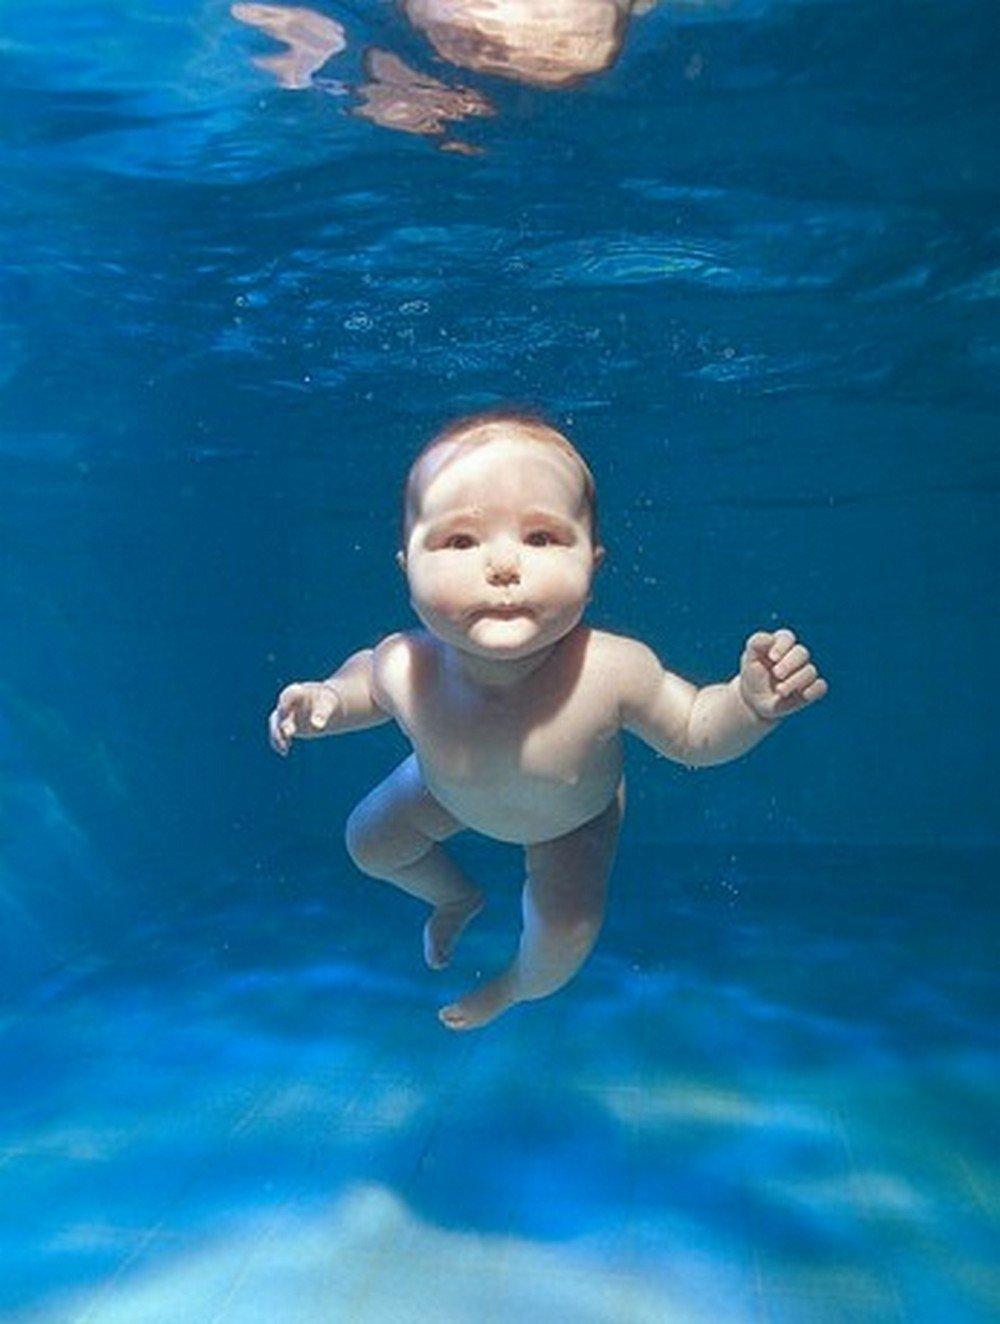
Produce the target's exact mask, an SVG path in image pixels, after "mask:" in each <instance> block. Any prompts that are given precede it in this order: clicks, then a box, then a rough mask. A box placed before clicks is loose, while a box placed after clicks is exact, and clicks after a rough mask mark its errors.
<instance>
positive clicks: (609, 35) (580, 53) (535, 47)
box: [231, 0, 657, 152]
mask: <svg viewBox="0 0 1000 1324" xmlns="http://www.w3.org/2000/svg"><path fill="white" fill-rule="evenodd" d="M656 2H657V0H401V5H400V7H401V9H402V12H403V13H404V14H405V16H406V18H407V19H408V20H409V21H410V23H411V24H412V25H413V27H414V28H415V29H416V30H417V31H419V32H420V33H422V35H423V36H424V37H425V38H426V39H427V41H428V42H429V44H430V45H431V46H432V47H433V49H434V51H435V52H436V54H437V55H438V56H439V57H440V58H441V59H443V60H446V61H448V63H449V64H452V65H455V66H456V67H457V68H460V69H468V70H472V71H475V72H477V73H485V74H491V75H494V76H498V77H502V78H507V79H510V80H512V81H515V82H520V83H526V84H529V85H532V86H536V87H543V88H566V87H570V86H572V85H573V84H575V83H577V82H579V80H580V79H581V78H585V77H587V76H588V75H591V74H596V73H601V72H603V71H604V70H606V69H608V68H610V67H611V65H612V64H613V63H614V61H615V60H616V59H617V57H618V54H619V52H620V50H621V47H622V43H623V41H624V39H625V35H626V33H627V30H628V23H629V20H630V18H631V17H632V16H633V15H635V14H640V13H644V12H646V11H647V10H648V9H650V8H652V7H653V5H654V4H655V3H656ZM231 12H232V14H233V16H234V18H237V19H239V21H240V22H242V23H246V24H248V25H249V26H251V27H256V28H259V29H260V30H261V31H262V32H266V33H267V34H268V35H269V36H271V37H273V38H274V39H275V40H277V41H281V42H283V43H285V44H286V46H287V47H288V50H287V51H286V52H283V53H281V54H278V55H266V56H258V57H255V60H254V63H255V64H256V65H257V66H258V67H259V68H262V69H266V70H268V71H269V72H270V73H272V74H273V75H274V77H275V79H276V80H277V82H278V83H279V85H280V86H281V87H285V88H304V87H308V86H310V85H311V82H312V79H313V76H314V75H315V74H316V73H317V72H318V71H319V69H320V68H322V66H323V64H325V63H326V61H327V60H329V59H330V58H331V57H332V56H334V55H336V54H339V53H340V52H341V51H342V50H344V49H345V47H346V45H347V36H346V32H345V30H344V28H343V26H342V24H340V23H339V22H338V21H337V20H336V19H333V18H330V17H328V16H326V15H324V14H321V13H319V12H318V11H316V10H312V9H308V8H304V7H293V6H285V5H271V4H234V5H233V6H232V11H231ZM363 63H364V69H365V75H366V78H365V81H364V82H363V83H360V84H359V85H358V86H357V87H356V88H355V89H354V91H355V92H356V93H357V95H358V96H359V98H360V105H359V106H357V107H356V108H355V109H354V110H353V111H352V112H351V113H352V114H354V115H356V116H357V117H359V118H361V119H367V120H370V121H371V122H372V123H374V124H379V125H382V126H383V127H384V128H391V129H398V130H400V131H402V132H404V133H415V134H420V135H423V136H425V137H433V138H439V139H442V141H441V142H440V143H439V145H440V146H442V147H445V148H448V149H450V150H458V151H467V152H468V151H473V150H475V149H473V148H470V147H469V146H468V144H465V143H460V142H456V141H454V140H445V139H444V138H443V135H445V133H446V131H447V126H448V125H449V124H450V123H455V122H458V121H461V120H464V119H468V118H470V117H471V116H481V115H490V114H493V113H494V112H493V106H492V104H491V103H490V101H489V100H488V99H487V98H486V97H485V96H484V95H483V94H481V93H480V92H477V91H474V90H473V89H471V88H467V87H462V86H450V85H448V84H447V83H443V82H441V81H440V80H438V79H436V78H434V77H432V76H431V75H429V74H426V73H422V72H420V71H418V70H416V69H414V68H412V67H411V66H410V65H408V64H407V63H406V62H405V61H404V60H402V59H401V58H400V57H399V56H398V55H397V54H395V53H394V52H391V51H387V50H383V49H381V48H379V47H374V46H373V47H369V48H368V49H367V50H366V51H365V53H364V59H363Z"/></svg>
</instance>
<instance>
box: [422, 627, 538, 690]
mask: <svg viewBox="0 0 1000 1324" xmlns="http://www.w3.org/2000/svg"><path fill="white" fill-rule="evenodd" d="M560 643H561V640H558V639H557V640H556V642H555V643H554V644H549V646H548V647H547V648H540V649H539V650H538V652H537V653H531V654H530V655H529V656H528V657H518V658H503V659H493V658H488V657H477V656H476V655H475V654H474V653H464V652H462V650H461V649H460V648H455V647H454V646H453V645H451V644H444V645H443V646H444V649H445V656H446V659H447V665H448V667H449V668H450V669H452V671H453V674H455V675H456V676H458V677H459V679H460V680H461V681H462V682H463V683H464V684H466V685H469V686H471V687H472V688H473V689H475V690H478V691H479V692H480V693H482V694H485V695H493V696H494V697H497V698H499V697H501V696H502V695H504V694H506V693H510V692H512V691H513V690H516V689H517V687H518V686H519V685H522V684H523V683H524V681H526V680H527V679H528V677H529V676H531V675H534V673H535V672H536V671H538V670H539V669H540V668H541V667H543V666H544V665H545V663H546V662H547V661H548V660H549V658H550V657H551V656H552V654H553V653H554V652H555V650H556V649H557V648H558V647H559V644H560Z"/></svg>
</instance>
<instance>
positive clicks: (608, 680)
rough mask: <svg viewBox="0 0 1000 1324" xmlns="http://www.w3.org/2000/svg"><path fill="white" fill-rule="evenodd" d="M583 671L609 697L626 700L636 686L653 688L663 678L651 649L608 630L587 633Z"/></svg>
mask: <svg viewBox="0 0 1000 1324" xmlns="http://www.w3.org/2000/svg"><path fill="white" fill-rule="evenodd" d="M587 670H588V673H589V674H590V675H591V677H593V678H594V679H596V680H597V681H598V682H599V683H600V684H601V685H603V686H606V687H607V691H608V693H610V694H614V695H615V696H616V697H617V698H618V699H619V700H622V699H626V698H627V697H628V696H629V695H630V694H631V693H632V692H633V691H634V690H635V689H636V687H637V686H638V687H639V688H640V689H641V688H644V687H646V686H647V685H649V684H656V683H657V682H658V681H659V679H660V677H661V676H662V674H663V664H662V662H661V661H660V658H659V657H658V656H657V655H656V653H654V651H653V650H652V648H650V646H649V645H648V644H646V643H643V641H642V640H641V639H633V638H631V637H630V636H629V635H625V634H615V633H614V632H613V631H611V630H591V638H590V639H589V640H588V648H587Z"/></svg>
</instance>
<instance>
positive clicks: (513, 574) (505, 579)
mask: <svg viewBox="0 0 1000 1324" xmlns="http://www.w3.org/2000/svg"><path fill="white" fill-rule="evenodd" d="M486 577H487V579H488V580H489V581H490V583H491V584H500V583H503V584H509V583H511V582H512V581H514V580H517V579H520V577H521V572H520V570H519V569H518V564H517V552H516V551H515V550H514V549H513V548H512V547H506V548H496V549H494V550H493V551H491V552H490V554H489V559H488V561H487V564H486Z"/></svg>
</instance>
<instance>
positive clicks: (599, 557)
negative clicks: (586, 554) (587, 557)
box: [594, 543, 607, 570]
mask: <svg viewBox="0 0 1000 1324" xmlns="http://www.w3.org/2000/svg"><path fill="white" fill-rule="evenodd" d="M606 556H607V552H606V551H605V550H604V548H603V547H602V546H601V544H600V543H598V544H597V546H596V547H595V548H594V569H595V570H599V569H600V568H601V562H602V561H603V560H604V558H605V557H606Z"/></svg>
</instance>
